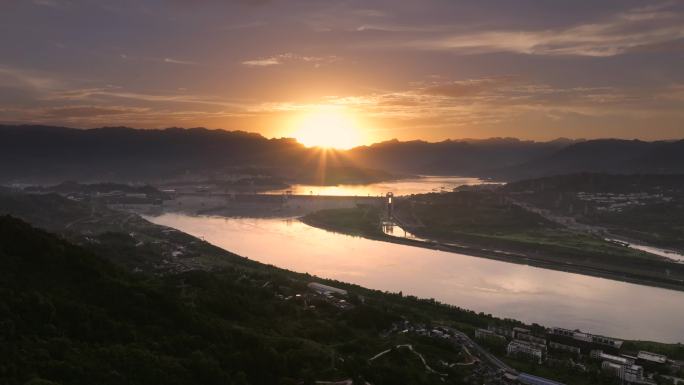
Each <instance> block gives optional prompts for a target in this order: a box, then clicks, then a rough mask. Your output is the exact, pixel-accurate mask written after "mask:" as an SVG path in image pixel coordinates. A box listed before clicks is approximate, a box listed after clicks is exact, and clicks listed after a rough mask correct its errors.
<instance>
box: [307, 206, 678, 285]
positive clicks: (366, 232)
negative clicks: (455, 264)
mask: <svg viewBox="0 0 684 385" xmlns="http://www.w3.org/2000/svg"><path fill="white" fill-rule="evenodd" d="M373 211H377V209H375V208H370V207H365V208H356V209H333V210H322V211H318V212H315V213H311V214H308V215H305V216H303V217H301V218H300V220H301V221H302V222H304V223H306V224H307V225H309V226H313V227H317V228H321V229H324V230H327V231H333V232H337V233H341V234H346V235H351V236H358V237H363V238H367V239H372V240H376V241H382V242H390V243H396V244H401V245H408V246H414V247H421V248H425V249H432V250H439V251H445V252H451V253H458V254H464V255H468V256H472V257H478V258H487V259H494V260H498V261H503V262H509V263H517V264H524V265H530V266H534V267H539V268H544V269H551V270H557V271H564V272H569V273H576V274H583V275H589V276H593V277H598V278H605V279H612V280H616V281H622V282H628V283H633V284H638V285H645V286H653V287H659V288H663V289H669V290H677V291H684V282H681V281H676V280H669V281H668V280H666V279H662V280H658V279H654V278H652V277H648V276H642V275H638V274H634V273H628V272H624V271H613V270H609V269H602V268H598V267H593V266H583V265H579V264H575V263H573V262H570V261H568V262H566V263H563V262H560V261H552V260H549V259H545V258H543V257H538V256H533V255H530V254H526V253H521V252H517V251H516V252H508V251H501V250H493V249H487V248H483V247H480V246H477V245H473V244H469V243H468V242H464V241H459V244H454V243H444V242H440V241H439V240H432V239H426V240H421V239H410V238H403V237H396V236H391V235H387V234H385V233H384V232H383V231H382V229H381V222H380V219H379V218H380V217H379V215H380V214H379V213H372V212H373ZM362 212H363V213H362ZM359 215H361V216H359ZM373 215H375V218H373ZM373 221H376V222H373Z"/></svg>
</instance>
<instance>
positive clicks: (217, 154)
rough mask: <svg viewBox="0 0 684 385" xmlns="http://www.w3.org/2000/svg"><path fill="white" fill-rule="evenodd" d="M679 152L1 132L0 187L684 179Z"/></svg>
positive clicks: (495, 142)
mask: <svg viewBox="0 0 684 385" xmlns="http://www.w3.org/2000/svg"><path fill="white" fill-rule="evenodd" d="M682 154H684V141H679V142H666V141H659V142H644V141H639V140H619V139H598V140H587V141H584V140H570V139H564V138H562V139H557V140H553V141H549V142H535V141H524V140H519V139H515V138H492V139H484V140H474V139H463V140H445V141H442V142H437V143H429V142H425V141H419V140H416V141H408V142H400V141H398V140H391V141H386V142H382V143H376V144H373V145H370V146H360V147H357V148H354V149H351V150H348V151H339V150H328V151H324V150H321V149H317V148H307V147H305V146H303V145H302V144H300V143H298V142H297V141H296V140H294V139H287V138H281V139H267V138H265V137H263V136H261V135H258V134H253V133H247V132H241V131H224V130H208V129H204V128H192V129H181V128H169V129H164V130H136V129H132V128H126V127H105V128H98V129H90V130H77V129H70V128H65V127H48V126H0V182H29V183H31V182H33V183H36V182H38V183H51V184H54V183H59V182H62V181H64V180H76V181H89V182H98V181H114V182H152V183H154V182H157V181H161V180H168V179H175V180H179V179H184V180H193V181H201V180H207V179H212V180H221V178H224V177H226V175H233V176H235V175H252V176H273V177H277V178H281V179H283V180H284V181H289V182H298V183H311V184H342V183H370V182H378V181H383V180H389V179H395V178H398V177H400V176H401V175H406V174H428V175H462V176H476V177H492V178H496V179H499V180H517V179H525V178H534V177H540V176H547V175H557V174H567V173H576V172H586V171H593V172H609V173H679V172H684V155H682ZM382 170H386V171H382Z"/></svg>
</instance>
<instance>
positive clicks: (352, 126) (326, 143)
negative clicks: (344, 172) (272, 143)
mask: <svg viewBox="0 0 684 385" xmlns="http://www.w3.org/2000/svg"><path fill="white" fill-rule="evenodd" d="M361 136H362V135H361V129H360V128H359V125H358V122H357V119H356V117H355V116H354V114H352V113H351V112H349V111H348V110H346V109H344V108H342V107H335V106H322V107H317V108H316V109H314V110H312V111H309V112H307V113H305V114H304V115H302V116H301V118H300V119H298V121H297V122H296V123H295V132H294V137H295V138H296V139H297V141H298V142H300V143H302V144H303V145H305V146H307V147H323V148H335V149H341V150H346V149H350V148H352V147H356V146H358V145H360V144H361V142H362V137H361Z"/></svg>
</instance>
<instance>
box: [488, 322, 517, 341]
mask: <svg viewBox="0 0 684 385" xmlns="http://www.w3.org/2000/svg"><path fill="white" fill-rule="evenodd" d="M487 330H489V331H491V332H494V333H496V334H498V335H502V336H504V337H509V338H513V330H511V329H509V328H506V327H502V326H496V325H489V326H488V327H487Z"/></svg>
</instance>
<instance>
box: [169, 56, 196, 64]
mask: <svg viewBox="0 0 684 385" xmlns="http://www.w3.org/2000/svg"><path fill="white" fill-rule="evenodd" d="M164 63H170V64H180V65H197V64H199V63H197V62H194V61H187V60H178V59H172V58H169V57H167V58H164Z"/></svg>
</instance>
